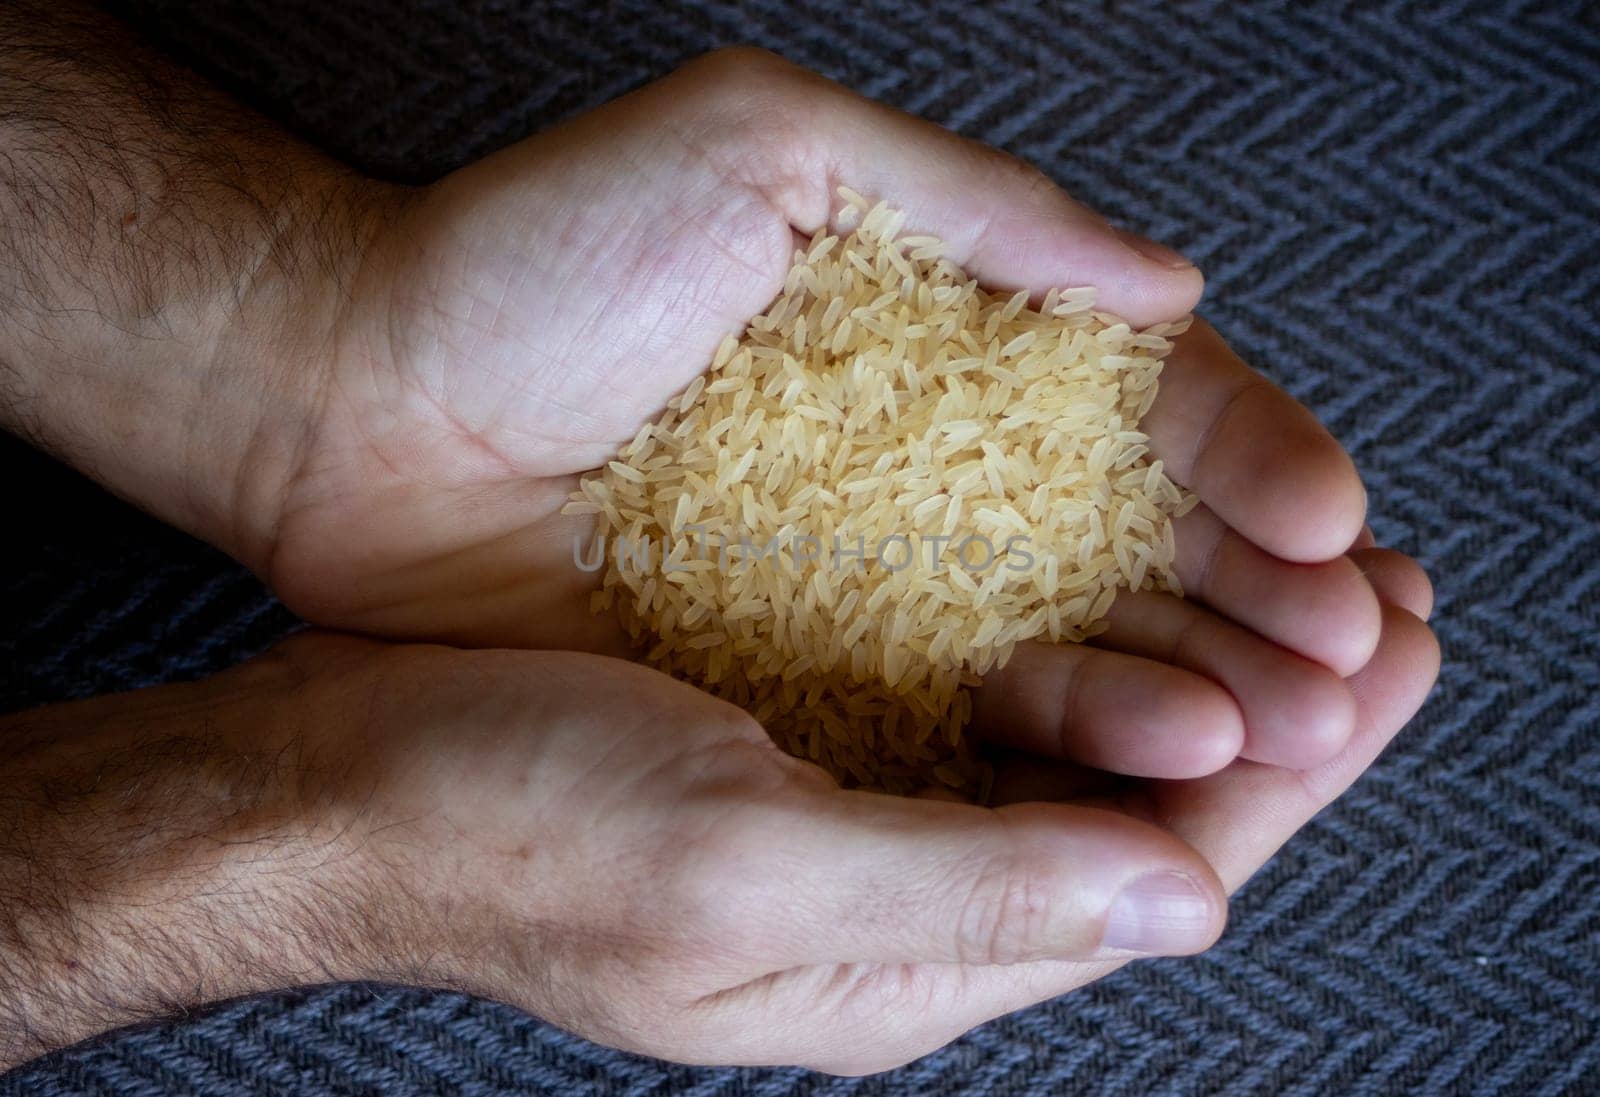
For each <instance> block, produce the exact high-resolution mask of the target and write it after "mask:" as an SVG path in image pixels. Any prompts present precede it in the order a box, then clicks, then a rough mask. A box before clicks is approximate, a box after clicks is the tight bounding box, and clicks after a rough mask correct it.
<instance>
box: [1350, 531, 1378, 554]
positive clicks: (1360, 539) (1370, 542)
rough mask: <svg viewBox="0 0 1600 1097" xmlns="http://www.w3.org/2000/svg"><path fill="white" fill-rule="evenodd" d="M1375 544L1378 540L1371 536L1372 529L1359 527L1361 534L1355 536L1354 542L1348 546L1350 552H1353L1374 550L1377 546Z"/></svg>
mask: <svg viewBox="0 0 1600 1097" xmlns="http://www.w3.org/2000/svg"><path fill="white" fill-rule="evenodd" d="M1377 544H1378V539H1377V538H1376V537H1374V536H1373V535H1372V527H1371V526H1368V525H1363V526H1362V527H1361V532H1360V533H1358V534H1356V539H1355V541H1354V542H1353V543H1352V544H1351V545H1350V551H1351V552H1354V551H1356V550H1357V549H1366V548H1374V547H1376V546H1377Z"/></svg>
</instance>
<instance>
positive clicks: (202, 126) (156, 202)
mask: <svg viewBox="0 0 1600 1097" xmlns="http://www.w3.org/2000/svg"><path fill="white" fill-rule="evenodd" d="M383 193H384V189H383V188H381V187H376V186H375V185H373V184H370V183H368V182H365V181H363V180H360V179H358V178H357V177H356V176H354V175H353V174H352V173H350V172H348V171H347V170H345V169H343V168H341V167H339V166H338V165H336V164H334V163H333V162H331V161H329V160H327V159H326V158H323V157H321V156H320V155H318V154H317V153H315V152H314V151H312V150H310V149H308V148H307V147H305V146H303V145H301V144H299V143H297V142H295V141H294V140H293V139H291V138H290V137H288V136H287V135H286V134H283V133H282V132H280V131H279V130H277V129H276V128H275V127H274V126H272V125H271V124H270V123H267V122H266V121H265V120H263V119H261V118H259V117H258V116H256V115H254V114H252V113H250V112H248V111H246V110H244V109H243V108H241V107H240V106H239V105H238V104H236V103H234V102H232V101H231V100H229V99H228V98H226V97H225V96H223V95H221V94H219V93H218V92H216V91H215V90H214V89H212V88H210V87H208V86H206V85H205V84H204V82H202V81H200V80H199V79H198V78H196V77H195V76H193V75H192V74H190V73H187V72H184V71H182V70H180V69H177V68H175V67H174V66H172V65H170V64H168V63H166V62H165V61H163V60H162V59H161V58H160V57H158V56H157V55H155V54H153V53H152V52H151V51H149V50H148V49H146V48H145V47H143V46H142V45H141V44H140V43H138V42H137V41H136V40H135V39H134V38H133V37H132V36H131V35H130V34H129V33H127V32H126V31H125V29H124V28H122V27H121V26H120V25H119V24H117V23H116V22H115V21H114V20H112V19H110V18H108V17H106V16H103V15H101V14H100V13H98V12H96V11H94V10H92V9H89V8H79V7H76V6H74V5H71V4H59V3H50V4H44V3H39V4H35V3H28V2H21V3H16V2H14V3H10V4H7V5H6V6H4V7H0V425H3V426H5V427H6V428H7V429H10V430H12V431H14V432H17V433H20V434H22V435H24V436H26V437H29V438H30V439H32V440H34V441H35V442H37V443H39V444H41V445H43V446H45V447H46V448H49V449H50V450H52V451H54V452H55V453H57V454H58V455H60V456H62V457H64V458H65V459H67V460H69V461H71V462H72V463H74V464H76V465H78V466H79V467H80V468H82V469H83V470H85V471H86V472H88V473H89V474H91V475H93V476H95V477H97V478H98V479H100V480H101V481H102V482H104V483H106V484H107V485H108V486H109V487H111V488H112V489H113V490H115V491H117V492H119V493H121V494H123V495H125V496H128V497H131V498H132V499H134V500H135V501H137V502H139V503H140V504H142V505H144V506H145V507H147V508H148V509H151V510H153V511H155V512H156V513H157V514H159V515H160V516H161V517H163V518H165V519H167V520H169V521H172V522H175V523H176V524H178V525H180V526H182V527H184V528H186V529H188V530H190V531H191V532H194V533H196V534H198V535H200V536H203V537H206V538H207V539H209V540H212V541H214V542H216V543H218V544H220V545H222V547H224V548H226V549H228V550H229V551H231V552H233V553H234V554H235V555H237V556H240V557H241V558H242V559H245V560H246V561H247V562H250V563H252V564H255V563H258V562H259V560H260V557H261V555H262V554H263V553H264V552H265V551H266V546H267V545H268V544H269V542H270V530H269V529H268V528H267V527H268V526H269V525H270V521H271V517H272V514H273V510H272V508H273V503H274V499H273V498H272V495H273V493H274V492H275V491H277V490H278V489H279V487H280V486H281V484H282V482H283V479H284V476H285V475H286V469H287V468H288V467H289V466H291V465H292V463H293V460H294V457H295V451H296V447H297V445H298V444H299V442H300V435H301V434H303V432H304V429H305V424H306V423H307V422H309V421H310V419H311V414H310V413H311V405H313V404H314V402H315V400H316V399H317V375H316V366H317V362H318V359H319V356H321V355H324V354H325V353H326V347H325V346H323V345H321V342H322V341H323V340H325V339H326V338H327V334H328V333H329V332H330V331H331V330H332V325H333V324H334V323H335V322H336V319H337V312H338V309H339V306H340V296H341V293H342V292H343V291H344V289H345V287H347V285H348V282H349V280H350V279H351V278H352V277H353V274H352V264H353V263H354V262H356V261H357V259H358V257H359V255H360V252H361V246H360V245H361V236H362V234H363V231H364V229H363V226H364V225H365V224H366V223H367V218H366V216H365V213H366V210H367V208H368V207H369V206H370V205H373V204H381V197H380V196H381V195H382V194H383Z"/></svg>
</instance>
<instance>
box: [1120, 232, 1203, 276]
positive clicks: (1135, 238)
mask: <svg viewBox="0 0 1600 1097" xmlns="http://www.w3.org/2000/svg"><path fill="white" fill-rule="evenodd" d="M1117 238H1118V239H1119V240H1121V241H1122V242H1123V243H1124V244H1126V245H1127V246H1128V248H1129V249H1131V250H1132V251H1136V252H1138V253H1139V254H1140V255H1142V256H1144V257H1145V258H1146V259H1148V260H1150V261H1151V262H1152V263H1158V264H1160V265H1161V266H1163V267H1166V268H1167V269H1169V270H1188V269H1189V268H1190V267H1192V266H1194V264H1193V263H1191V262H1189V260H1187V259H1185V258H1184V257H1183V256H1182V255H1180V254H1178V253H1177V252H1175V251H1173V250H1172V249H1171V248H1169V247H1167V246H1166V245H1165V244H1158V243H1156V242H1155V241H1154V240H1148V239H1146V238H1145V237H1143V236H1140V235H1139V234H1138V233H1136V232H1129V231H1127V230H1126V229H1118V230H1117Z"/></svg>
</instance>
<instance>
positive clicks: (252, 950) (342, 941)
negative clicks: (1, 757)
mask: <svg viewBox="0 0 1600 1097" xmlns="http://www.w3.org/2000/svg"><path fill="white" fill-rule="evenodd" d="M282 679H283V675H282V673H281V672H280V671H278V670H273V669H267V670H265V671H262V670H260V669H254V670H250V671H247V672H245V674H244V675H243V676H242V677H241V676H239V675H237V673H236V674H235V676H234V677H233V678H232V679H230V680H229V681H230V682H231V684H229V685H228V686H227V687H226V688H223V689H219V687H218V685H217V684H216V682H215V681H214V682H213V683H202V684H199V685H192V686H179V687H167V688H163V689H159V690H150V691H144V692H141V693H136V694H127V695H123V696H119V697H108V698H103V699H97V700H95V701H89V702H82V703H77V704H71V705H62V706H57V707H54V708H49V709H44V710H39V711H37V712H35V713H30V714H24V715H22V716H18V717H11V718H9V719H7V720H5V721H0V753H4V754H5V755H6V757H7V763H6V765H5V766H4V767H3V768H0V1070H3V1069H5V1068H6V1067H8V1066H10V1065H14V1064H15V1063H17V1062H20V1061H22V1060H24V1059H27V1058H30V1057H32V1056H34V1055H37V1054H40V1053H43V1052H45V1051H49V1050H51V1049H54V1048H56V1047H60V1046H63V1045H65V1044H69V1043H72V1042H75V1041H77V1040H79V1039H82V1038H84V1037H87V1036H90V1035H93V1034H95V1033H97V1032H100V1031H103V1030H105V1029H106V1028H109V1027H113V1026H116V1025H120V1024H126V1023H133V1022H137V1021H142V1020H148V1019H151V1018H155V1017H160V1016H165V1015H169V1014H171V1013H174V1012H178V1011H181V1010H183V1009H188V1008H193V1007H195V1006H198V1005H201V1004H203V1003H206V1002H210V1001H214V1000H216V999H219V998H227V997H232V996H236V995H240V994H247V993H251V992H255V991H260V990H264V989H268V988H273V987H281V986H286V985H292V984H299V983H314V982H321V981H326V980H329V979H337V978H348V977H351V976H352V975H353V974H361V973H367V972H370V971H373V970H378V971H381V970H382V967H381V966H374V964H375V960H376V957H375V956H374V950H373V943H374V940H375V935H374V932H373V925H374V923H373V921H372V919H371V918H369V917H363V915H362V910H363V909H364V908H365V907H367V906H369V905H370V897H369V895H368V894H367V891H368V888H369V886H370V885H372V884H373V882H374V881H373V880H372V879H371V877H370V874H369V873H367V872H366V871H365V870H363V869H362V868H361V859H360V857H359V856H357V852H356V851H357V850H358V843H357V842H354V841H352V837H351V836H352V830H353V828H354V827H355V826H356V825H357V820H358V818H359V817H358V815H356V814H355V813H353V812H350V811H341V809H340V808H339V807H338V805H336V804H332V803H330V802H328V800H327V797H326V795H325V794H324V792H323V791H322V790H324V789H325V788H326V787H327V785H326V782H324V781H322V780H320V779H319V777H318V764H319V763H318V760H317V759H316V758H315V757H309V756H308V755H307V753H306V750H305V748H304V746H303V744H304V743H305V738H304V736H303V735H302V734H301V729H300V728H298V727H297V726H296V720H297V717H296V716H295V710H294V708H293V707H292V706H290V705H286V704H285V703H283V700H282V698H283V696H284V690H283V689H282V688H281V687H282V686H283V681H282ZM341 820H342V821H341Z"/></svg>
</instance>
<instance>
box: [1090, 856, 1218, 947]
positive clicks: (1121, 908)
mask: <svg viewBox="0 0 1600 1097" xmlns="http://www.w3.org/2000/svg"><path fill="white" fill-rule="evenodd" d="M1211 924H1212V917H1211V903H1210V901H1209V900H1208V899H1207V898H1206V894H1205V892H1203V891H1201V890H1200V885H1199V884H1197V883H1195V882H1194V881H1193V880H1192V879H1190V878H1189V877H1187V876H1185V875H1184V874H1183V873H1181V872H1152V873H1150V874H1149V875H1146V876H1141V877H1139V878H1138V879H1137V880H1135V881H1134V882H1133V883H1131V884H1129V885H1128V886H1127V887H1125V888H1123V889H1122V892H1121V893H1120V894H1118V896H1117V897H1116V899H1115V900H1114V901H1113V902H1112V904H1111V910H1110V912H1109V913H1108V914H1107V915H1106V928H1105V933H1104V935H1103V936H1102V938H1101V944H1103V945H1104V946H1105V947H1107V948H1118V949H1125V950H1127V951H1129V952H1139V953H1143V954H1144V955H1146V956H1182V955H1186V954H1188V953H1191V952H1198V951H1200V950H1201V949H1203V948H1205V947H1206V946H1207V945H1209V944H1210V943H1211V939H1212V936H1213V934H1212V929H1211Z"/></svg>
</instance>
